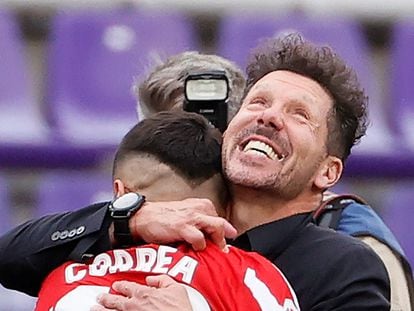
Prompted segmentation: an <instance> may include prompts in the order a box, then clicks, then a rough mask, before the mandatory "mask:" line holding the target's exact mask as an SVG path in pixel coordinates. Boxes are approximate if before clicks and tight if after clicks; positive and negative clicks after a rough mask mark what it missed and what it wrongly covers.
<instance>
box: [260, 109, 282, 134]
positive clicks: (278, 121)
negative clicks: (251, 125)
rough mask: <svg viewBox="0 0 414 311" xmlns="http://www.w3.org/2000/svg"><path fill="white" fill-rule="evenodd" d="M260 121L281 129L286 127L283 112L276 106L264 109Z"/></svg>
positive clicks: (265, 124)
mask: <svg viewBox="0 0 414 311" xmlns="http://www.w3.org/2000/svg"><path fill="white" fill-rule="evenodd" d="M258 123H259V124H260V125H264V126H270V127H272V128H274V129H276V130H278V131H280V130H282V129H283V127H284V118H283V113H282V112H281V111H280V110H278V109H276V108H274V107H270V108H268V109H266V110H264V111H263V113H262V115H261V116H260V117H259V119H258Z"/></svg>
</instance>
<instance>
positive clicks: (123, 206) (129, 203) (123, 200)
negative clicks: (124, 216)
mask: <svg viewBox="0 0 414 311" xmlns="http://www.w3.org/2000/svg"><path fill="white" fill-rule="evenodd" d="M140 200H141V196H140V195H139V194H138V193H135V192H129V193H126V194H124V195H122V196H120V197H119V198H117V199H116V200H115V201H114V202H113V203H112V209H113V210H116V211H120V210H128V209H130V208H132V207H134V206H136V205H137V204H138V203H139V201H140Z"/></svg>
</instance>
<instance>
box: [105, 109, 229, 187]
mask: <svg viewBox="0 0 414 311" xmlns="http://www.w3.org/2000/svg"><path fill="white" fill-rule="evenodd" d="M140 154H149V155H152V156H154V157H155V158H157V159H158V160H159V161H160V162H162V163H164V164H166V165H168V166H170V167H171V168H172V169H173V170H174V171H175V172H176V173H178V174H179V175H181V176H183V177H184V178H186V179H187V180H191V181H192V182H193V183H194V182H195V183H196V184H200V183H202V182H203V181H205V180H207V179H209V178H210V177H212V176H213V175H215V174H217V173H221V133H220V132H219V131H218V130H217V129H215V128H213V127H212V126H211V125H210V124H209V123H208V121H207V119H205V118H204V117H203V116H201V115H199V114H196V113H189V112H184V111H164V112H160V113H156V114H154V115H153V116H151V117H149V118H147V119H144V120H143V121H141V122H139V123H138V124H137V125H135V126H134V127H133V128H132V129H131V130H130V131H129V132H128V133H127V134H126V135H125V136H124V138H123V139H122V142H121V144H120V145H119V147H118V150H117V152H116V155H115V160H114V166H113V174H114V176H115V175H116V170H117V167H118V165H119V163H120V162H122V161H123V160H124V159H127V158H128V157H130V156H134V155H140Z"/></svg>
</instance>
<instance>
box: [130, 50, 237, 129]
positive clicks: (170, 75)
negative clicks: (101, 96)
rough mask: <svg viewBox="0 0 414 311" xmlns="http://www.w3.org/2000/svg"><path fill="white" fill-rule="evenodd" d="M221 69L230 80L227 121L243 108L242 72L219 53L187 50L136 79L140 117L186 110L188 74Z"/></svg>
mask: <svg viewBox="0 0 414 311" xmlns="http://www.w3.org/2000/svg"><path fill="white" fill-rule="evenodd" d="M214 70H222V71H224V72H225V73H226V76H227V78H228V80H229V88H230V90H229V99H228V118H227V119H228V120H229V121H230V120H231V119H232V118H233V117H234V115H235V113H236V112H237V111H238V109H239V108H240V103H241V99H242V96H243V92H244V87H245V78H244V75H243V72H242V71H241V70H240V68H239V67H237V65H236V64H234V63H233V62H231V61H229V60H227V59H225V58H223V57H220V56H217V55H208V54H200V53H198V52H184V53H181V54H177V55H174V56H171V57H169V58H168V59H167V60H166V61H165V62H161V63H160V64H158V65H157V66H155V68H154V69H153V70H152V72H151V73H150V74H149V75H148V77H147V78H146V79H145V80H144V81H142V82H137V83H136V85H135V86H134V92H135V93H136V94H137V97H138V105H137V112H138V116H139V117H140V118H141V119H142V118H147V117H148V116H150V115H151V114H153V113H156V112H160V111H165V110H171V109H183V103H184V82H185V78H186V77H187V75H188V74H191V73H195V72H197V73H199V72H203V71H214Z"/></svg>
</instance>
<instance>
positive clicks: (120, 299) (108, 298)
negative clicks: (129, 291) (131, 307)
mask: <svg viewBox="0 0 414 311" xmlns="http://www.w3.org/2000/svg"><path fill="white" fill-rule="evenodd" d="M127 300H128V298H126V297H124V296H120V295H112V294H100V295H99V296H98V297H97V298H96V301H97V302H98V303H99V304H100V305H101V306H104V307H105V308H110V309H115V310H122V306H123V304H124V303H125V302H126V301H127Z"/></svg>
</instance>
